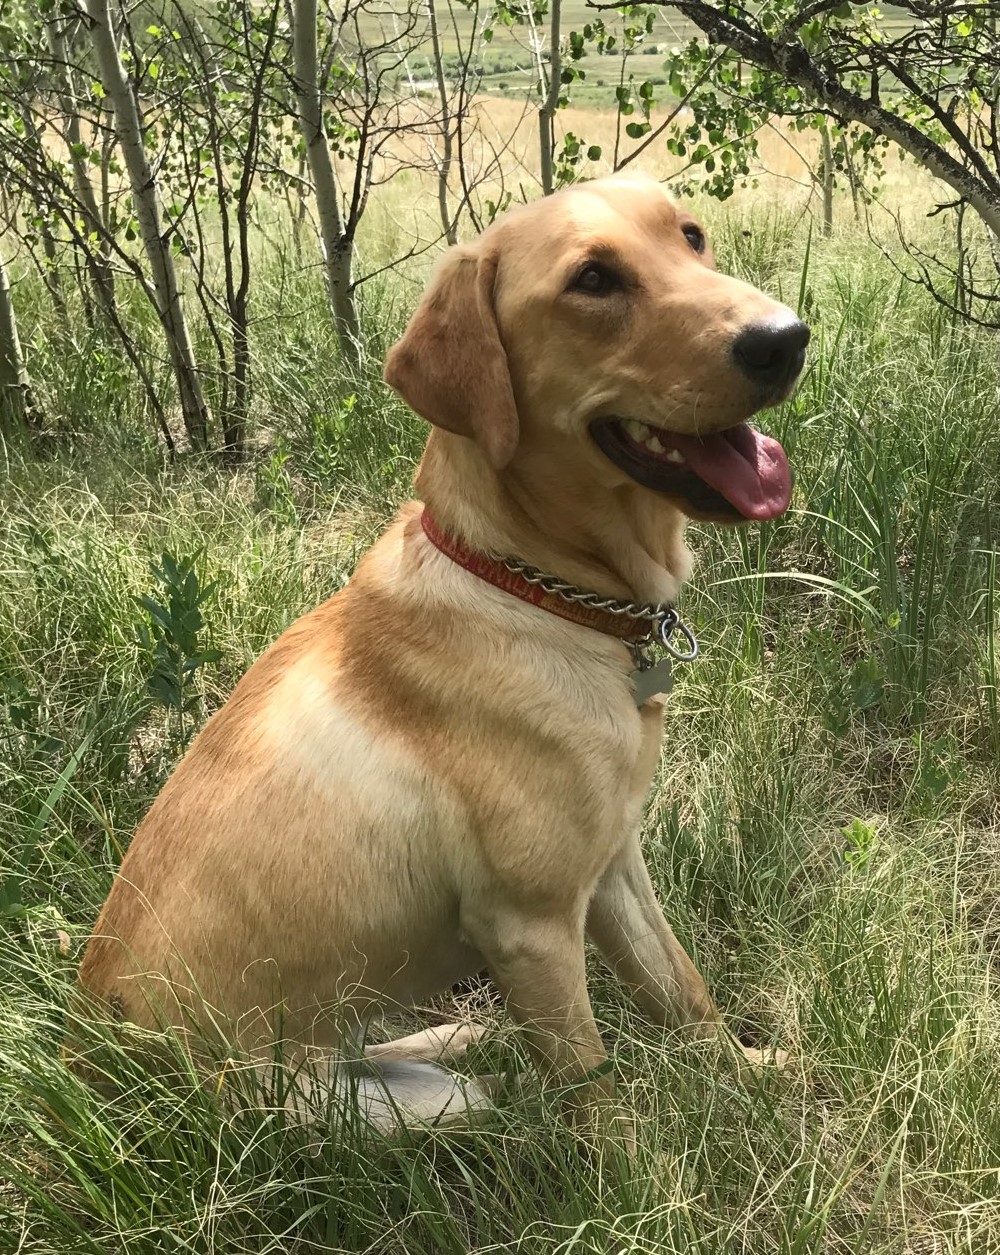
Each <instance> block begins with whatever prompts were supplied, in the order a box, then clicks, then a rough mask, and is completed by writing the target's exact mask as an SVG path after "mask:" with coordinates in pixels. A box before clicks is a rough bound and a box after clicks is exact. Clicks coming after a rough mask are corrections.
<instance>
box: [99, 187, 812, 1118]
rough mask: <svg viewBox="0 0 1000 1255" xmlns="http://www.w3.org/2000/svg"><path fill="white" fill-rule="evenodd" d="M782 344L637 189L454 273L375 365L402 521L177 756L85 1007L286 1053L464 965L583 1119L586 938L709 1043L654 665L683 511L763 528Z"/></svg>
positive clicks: (513, 239)
mask: <svg viewBox="0 0 1000 1255" xmlns="http://www.w3.org/2000/svg"><path fill="white" fill-rule="evenodd" d="M808 338H809V333H808V330H807V328H806V327H805V326H804V325H803V324H802V323H801V322H799V321H798V319H797V318H796V317H795V316H794V315H793V314H792V312H791V311H790V310H788V309H787V308H785V307H784V306H783V305H779V304H777V303H775V302H774V301H773V300H771V299H770V298H768V297H767V296H764V295H763V294H762V293H761V292H759V291H757V290H755V289H754V288H752V287H750V286H748V285H747V284H745V283H742V282H739V281H738V280H736V279H733V278H729V277H727V276H724V275H721V274H718V273H717V272H716V271H715V270H714V269H713V263H712V254H711V250H710V248H709V245H708V243H707V241H706V239H705V234H704V232H703V230H702V228H701V227H700V226H699V225H698V223H697V222H696V221H695V220H694V219H693V218H692V216H691V215H690V214H689V213H688V212H687V211H686V210H685V209H683V208H682V207H680V206H678V205H676V204H674V203H673V202H672V201H671V200H670V199H669V198H668V196H667V195H666V194H665V193H664V191H663V190H662V189H661V187H660V186H659V185H658V184H656V183H654V182H651V181H649V180H646V179H642V178H639V177H634V176H627V177H622V176H617V177H612V178H608V179H604V180H600V181H597V182H593V183H588V184H583V185H579V186H576V187H573V188H570V189H568V190H565V191H562V192H559V193H558V194H557V195H554V196H552V197H550V198H548V199H545V200H541V201H538V202H536V203H533V204H531V205H527V206H525V207H523V208H519V209H517V210H515V211H514V212H512V213H510V214H508V215H507V216H506V217H505V218H503V219H502V220H500V221H498V222H497V223H496V224H495V225H493V226H492V227H491V228H490V229H489V230H488V231H486V232H485V233H484V234H483V235H482V236H481V237H480V238H479V239H477V240H476V241H475V242H473V243H471V244H467V245H462V246H459V247H455V248H453V249H451V250H450V251H449V252H448V253H447V254H446V256H445V257H444V259H443V261H442V262H441V264H440V266H439V268H438V270H437V272H436V274H435V276H434V278H433V280H432V282H431V284H430V287H429V289H428V291H427V292H426V294H425V296H424V298H423V300H422V301H421V302H420V305H419V306H418V308H417V310H416V312H415V314H414V315H413V317H412V319H411V321H410V323H409V325H408V327H407V329H406V332H405V334H404V335H403V338H402V339H401V340H400V341H399V343H398V344H396V345H395V347H394V348H393V349H392V351H391V352H390V354H389V357H388V361H387V364H386V369H385V377H386V379H387V381H388V382H389V384H391V386H392V387H393V388H395V389H396V390H397V391H398V392H399V393H400V394H401V395H402V397H403V398H404V399H405V400H406V401H407V402H408V403H409V405H410V406H412V408H413V409H414V410H415V411H416V412H417V413H418V414H420V415H422V416H423V417H424V418H425V419H427V420H428V421H429V422H430V423H431V424H432V425H433V429H432V431H431V433H430V438H429V440H428V443H427V448H426V451H425V453H424V457H423V460H422V462H421V464H420V469H419V473H418V475H417V481H416V482H417V488H418V490H419V494H420V498H421V500H420V501H419V502H411V503H409V504H407V505H405V506H404V507H403V509H402V510H401V511H400V514H399V516H398V518H397V520H396V521H395V523H394V524H393V525H392V527H391V528H390V529H389V530H388V531H387V532H386V534H385V535H384V536H383V537H382V538H381V540H380V541H379V542H378V543H377V544H376V545H375V547H374V548H373V549H372V550H371V551H370V552H369V553H368V554H367V555H366V556H365V558H364V559H363V561H362V562H361V563H360V565H359V567H358V569H357V571H356V573H355V575H354V577H353V578H352V580H351V581H350V583H349V584H348V585H347V587H346V588H344V589H343V591H341V592H340V593H338V594H337V595H336V596H335V597H333V598H332V599H331V600H329V601H328V602H326V603H325V604H324V605H322V606H320V607H319V608H317V609H316V610H314V611H312V612H311V613H310V614H307V615H306V616H305V617H304V618H302V619H300V620H299V621H298V622H297V623H295V624H294V625H293V626H292V627H290V628H289V629H288V630H287V631H286V632H285V633H284V634H283V635H282V636H281V638H280V639H279V640H278V641H277V642H276V643H275V644H274V645H273V646H272V647H271V648H270V649H269V650H268V651H267V652H266V653H265V654H264V655H263V657H262V658H260V660H259V661H258V662H257V663H256V664H255V665H254V666H253V667H251V669H250V670H249V671H248V672H247V674H246V675H245V676H244V677H243V679H242V680H241V681H240V683H239V684H238V685H237V686H236V688H235V690H234V692H233V694H232V696H231V698H230V699H229V701H228V702H227V703H226V705H225V706H224V707H223V709H222V710H220V711H219V712H218V713H217V714H216V715H215V716H214V717H213V718H212V719H211V720H210V721H209V723H208V724H207V726H206V727H205V729H204V730H203V731H202V733H201V734H200V736H199V737H198V738H197V740H196V741H195V742H194V744H193V745H192V746H191V748H190V750H189V751H188V753H187V755H186V756H185V757H184V759H183V761H182V762H181V764H180V766H179V767H178V768H177V770H176V771H175V772H174V774H173V776H172V777H171V779H170V780H169V781H168V783H167V784H166V786H165V787H164V789H163V791H162V793H161V794H160V796H159V798H158V799H157V801H156V803H155V804H154V806H153V807H152V809H151V810H150V812H149V814H148V816H147V817H146V819H145V820H144V822H143V823H142V825H141V826H140V827H139V830H138V832H137V833H136V835H135V838H134V840H133V842H132V845H131V848H130V849H129V851H128V854H127V856H126V858H125V860H124V862H123V864H122V867H121V872H120V874H119V876H118V878H117V880H116V881H115V884H114V887H113V888H112V890H111V893H110V895H109V897H108V900H107V902H106V904H105V906H104V909H103V911H102V912H101V915H100V918H99V919H98V921H97V925H96V929H95V933H94V936H93V938H92V939H91V941H90V943H89V946H88V948H87V951H86V954H85V956H84V959H83V964H82V967H81V971H80V981H81V985H82V988H83V990H84V991H86V992H87V994H88V995H89V996H90V998H91V999H96V1000H97V1002H98V1003H100V1004H103V1005H104V1006H105V1007H107V1008H110V1009H111V1010H112V1011H113V1012H114V1013H115V1014H117V1015H118V1016H123V1017H125V1018H126V1019H128V1020H131V1021H135V1022H138V1023H140V1024H146V1025H150V1026H155V1025H158V1024H162V1023H164V1022H167V1023H174V1024H177V1025H182V1024H188V1025H189V1024H190V1023H192V1022H194V1023H195V1024H207V1023H209V1022H211V1023H213V1024H218V1023H219V1022H222V1023H224V1024H225V1025H226V1026H227V1031H229V1032H230V1033H232V1034H233V1035H234V1036H235V1037H236V1038H237V1039H238V1040H239V1041H240V1042H242V1043H243V1044H244V1045H246V1046H247V1047H249V1048H250V1049H251V1050H252V1049H254V1048H258V1047H267V1046H269V1045H271V1044H273V1042H274V1039H275V1035H276V1033H278V1032H280V1035H281V1040H282V1042H283V1043H284V1046H285V1049H286V1050H288V1051H289V1052H290V1053H293V1054H294V1052H295V1051H296V1050H302V1049H305V1050H308V1049H309V1048H311V1047H323V1048H327V1047H333V1046H335V1045H336V1044H337V1042H338V1040H339V1039H340V1038H341V1036H342V1034H343V1033H344V1031H345V1024H346V1023H347V1021H349V1020H350V1019H351V1018H352V1017H356V1019H357V1021H358V1022H359V1023H362V1022H364V1021H365V1020H366V1019H368V1018H369V1017H371V1016H373V1015H375V1014H378V1013H380V1012H383V1011H385V1010H386V1009H392V1008H398V1007H399V1006H412V1005H413V1004H414V1003H415V1002H417V1001H419V1000H421V999H424V998H427V997H428V996H429V995H433V994H437V993H439V992H441V991H442V990H446V989H448V988H449V986H451V985H452V984H453V983H455V982H456V981H460V980H462V979H463V978H466V977H469V976H471V975H473V974H475V973H478V972H479V971H480V970H481V969H483V968H484V967H485V968H488V970H489V972H490V973H491V975H492V978H493V980H494V981H495V982H496V984H497V985H498V986H499V988H500V989H501V990H502V992H503V994H504V996H505V999H506V1005H507V1007H508V1008H509V1011H510V1013H511V1015H512V1016H513V1017H514V1018H515V1019H516V1020H517V1021H519V1022H520V1023H521V1024H523V1026H524V1029H525V1032H526V1034H527V1040H528V1043H529V1046H530V1047H531V1049H532V1051H533V1052H534V1054H535V1056H536V1058H537V1060H538V1062H539V1064H540V1065H541V1067H542V1069H543V1071H544V1072H545V1073H547V1075H548V1076H549V1077H551V1078H552V1079H553V1080H555V1081H556V1082H559V1083H565V1084H568V1083H570V1082H577V1081H579V1080H580V1078H585V1079H584V1080H583V1082H582V1083H580V1084H575V1085H569V1089H570V1090H571V1099H570V1101H569V1108H570V1112H571V1114H573V1113H575V1115H576V1117H577V1118H579V1119H581V1120H584V1121H585V1120H586V1119H587V1113H589V1112H591V1111H594V1110H597V1109H599V1108H600V1106H601V1104H602V1102H603V1101H604V1100H605V1099H606V1098H607V1096H608V1094H609V1093H610V1092H611V1081H610V1078H609V1077H608V1075H607V1069H606V1068H602V1067H601V1066H600V1065H602V1064H603V1063H604V1062H605V1060H606V1055H605V1048H604V1046H603V1044H602V1042H601V1037H600V1035H599V1033H598V1030H597V1027H596V1025H595V1022H594V1016H593V1012H592V1010H591V1006H590V1000H589V997H588V993H587V983H586V973H585V967H584V939H585V937H586V936H588V935H589V936H590V937H591V938H592V939H593V940H594V941H595V942H596V944H597V946H598V947H599V948H600V950H601V952H602V954H603V955H604V957H605V958H606V959H607V961H608V963H609V964H610V965H611V966H612V968H613V969H614V971H615V972H616V973H617V974H618V976H619V977H620V978H621V980H622V981H624V982H625V983H626V984H627V985H628V986H629V987H630V988H631V989H632V990H633V991H634V994H635V996H636V998H637V999H638V1001H639V1002H640V1003H641V1005H642V1006H643V1007H644V1008H645V1010H646V1011H647V1012H648V1013H649V1015H651V1016H652V1017H653V1018H654V1020H655V1021H656V1022H657V1023H659V1024H662V1025H671V1026H678V1027H684V1026H688V1027H690V1028H691V1029H692V1030H693V1031H694V1032H695V1033H696V1034H700V1035H702V1036H707V1035H712V1034H716V1033H719V1032H721V1031H723V1030H722V1029H721V1023H720V1016H719V1012H718V1011H717V1009H716V1007H715V1005H714V1003H713V1001H712V999H711V997H710V996H709V994H708V991H707V990H706V988H705V985H704V983H703V981H702V979H701V977H700V976H699V974H698V972H697V971H696V970H695V967H694V965H693V964H692V963H691V961H690V959H689V958H688V957H687V955H686V954H685V953H684V951H683V950H682V949H681V947H680V945H679V944H678V942H677V940H676V938H675V937H674V934H673V933H672V932H671V929H670V926H669V925H668V924H667V922H666V921H665V920H664V918H663V915H662V913H661V910H660V907H659V905H658V904H657V900H656V895H655V893H654V891H653V887H652V884H651V883H650V878H649V875H648V873H647V870H646V867H645V865H644V863H643V858H642V853H641V851H640V845H639V826H640V822H641V819H642V811H643V801H644V799H645V797H646V794H647V791H648V789H649V786H650V781H651V779H652V776H653V772H654V768H655V766H656V762H657V756H658V754H659V748H660V736H661V722H662V717H663V701H664V698H663V692H662V690H664V689H665V688H666V687H667V684H666V680H665V669H664V667H663V664H662V662H661V663H659V664H658V665H656V666H655V667H652V668H651V667H650V666H649V664H650V663H653V662H655V661H656V659H657V658H658V657H660V656H661V655H662V654H664V652H665V650H664V649H663V648H662V647H660V648H658V649H657V648H653V647H652V646H651V645H650V643H649V638H650V636H651V634H652V636H653V637H657V636H658V637H659V639H660V640H661V642H662V641H666V642H667V643H668V644H669V645H670V646H671V647H672V648H673V649H674V650H675V651H678V652H679V651H681V650H682V649H688V645H687V642H686V640H685V638H684V637H683V634H682V633H681V631H680V630H678V629H675V630H674V631H673V634H671V629H672V628H673V627H674V625H675V623H676V616H675V615H674V614H673V613H672V611H671V609H670V607H671V606H672V604H673V603H674V601H675V599H676V597H677V595H678V591H679V589H680V586H681V584H682V583H683V581H684V579H685V578H686V576H687V575H688V571H689V566H690V561H689V555H688V551H687V549H686V548H685V544H684V528H685V521H686V519H687V518H689V517H693V518H697V519H708V520H715V521H719V522H726V523H735V522H741V521H744V520H747V519H769V518H773V517H775V516H776V515H779V514H781V513H782V511H783V510H785V509H786V507H787V505H788V502H789V495H790V475H789V469H788V463H787V460H786V458H785V454H784V452H783V450H782V448H781V446H780V445H779V444H778V443H777V442H776V441H775V440H772V439H769V438H768V437H766V436H764V435H762V434H760V433H759V432H758V431H756V430H755V429H754V428H752V427H750V426H749V425H748V424H747V423H746V419H747V418H748V417H749V416H750V415H751V414H753V413H754V412H755V411H756V410H759V409H761V408H762V407H766V406H770V405H773V404H775V403H776V402H779V401H781V400H782V399H783V398H784V397H785V396H786V395H787V394H788V393H789V391H790V389H791V388H792V386H793V383H794V381H795V379H796V377H797V375H798V374H799V372H800V370H801V368H802V365H803V361H804V356H805V347H806V342H807V340H808ZM539 573H544V574H543V575H542V576H540V575H539ZM445 1036H447V1034H445ZM462 1040H465V1038H462ZM411 1044H412V1046H413V1051H414V1054H415V1055H417V1056H421V1055H422V1056H427V1055H428V1054H431V1053H434V1052H435V1051H436V1050H437V1049H438V1048H439V1047H441V1048H446V1045H447V1043H446V1042H442V1041H441V1040H440V1035H437V1036H436V1035H435V1034H433V1033H431V1034H425V1035H423V1036H420V1035H418V1036H417V1038H416V1039H414V1041H413V1042H412V1043H411ZM407 1048H408V1046H407V1043H401V1044H397V1046H396V1047H394V1048H390V1049H389V1050H383V1051H382V1052H379V1051H377V1050H376V1051H373V1052H372V1054H379V1053H381V1054H382V1055H383V1057H385V1058H388V1059H390V1060H392V1059H399V1058H400V1057H401V1056H404V1055H405V1054H406V1053H407Z"/></svg>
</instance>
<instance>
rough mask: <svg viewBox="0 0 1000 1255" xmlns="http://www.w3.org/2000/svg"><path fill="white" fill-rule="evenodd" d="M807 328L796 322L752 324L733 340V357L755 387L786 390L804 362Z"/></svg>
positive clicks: (807, 336) (795, 320) (807, 338)
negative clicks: (760, 385)
mask: <svg viewBox="0 0 1000 1255" xmlns="http://www.w3.org/2000/svg"><path fill="white" fill-rule="evenodd" d="M808 343H809V328H808V327H807V326H806V324H805V323H804V322H800V321H799V320H798V319H797V318H795V319H793V320H792V321H791V322H755V323H753V324H751V326H749V327H746V328H745V329H744V330H743V331H741V332H740V334H739V335H738V336H737V338H736V341H735V343H734V344H733V356H734V357H735V358H736V362H737V364H738V365H739V367H740V369H741V370H742V371H743V372H744V373H745V374H747V375H749V376H750V378H751V379H752V380H754V382H755V383H761V384H765V385H767V386H768V387H775V388H777V387H781V386H786V385H788V384H790V383H791V382H792V380H793V379H794V378H795V377H796V376H797V375H798V373H799V372H800V371H801V369H802V367H803V366H804V365H805V360H806V345H807V344H808Z"/></svg>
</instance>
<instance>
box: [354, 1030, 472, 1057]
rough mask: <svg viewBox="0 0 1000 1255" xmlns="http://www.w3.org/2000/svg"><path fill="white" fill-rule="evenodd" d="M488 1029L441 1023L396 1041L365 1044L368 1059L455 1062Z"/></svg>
mask: <svg viewBox="0 0 1000 1255" xmlns="http://www.w3.org/2000/svg"><path fill="white" fill-rule="evenodd" d="M485 1032H486V1026H485V1025H484V1024H441V1025H439V1026H438V1027H437V1028H425V1029H424V1030H423V1032H420V1033H411V1034H410V1036H409V1037H399V1038H397V1039H396V1040H395V1041H387V1042H380V1043H379V1044H378V1045H374V1046H366V1047H365V1058H366V1059H374V1060H379V1061H381V1060H397V1059H400V1060H401V1059H422V1060H424V1061H426V1062H428V1063H455V1062H457V1061H458V1060H459V1059H461V1058H462V1057H463V1056H464V1054H465V1052H466V1050H467V1049H468V1047H469V1046H471V1045H474V1044H475V1043H476V1042H477V1041H479V1039H480V1038H481V1037H482V1036H483V1034H484V1033H485Z"/></svg>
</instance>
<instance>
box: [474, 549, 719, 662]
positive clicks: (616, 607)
mask: <svg viewBox="0 0 1000 1255" xmlns="http://www.w3.org/2000/svg"><path fill="white" fill-rule="evenodd" d="M493 556H494V557H495V558H496V559H497V561H498V562H502V563H503V565H504V566H505V567H506V568H507V570H508V571H510V572H511V574H513V575H519V576H521V578H522V579H524V580H526V581H527V582H528V583H529V584H535V585H537V586H538V587H539V588H540V589H541V590H542V591H543V592H545V593H551V594H554V595H555V596H556V597H561V598H562V599H563V601H567V602H569V603H570V604H571V605H577V606H585V607H586V608H587V609H588V610H603V611H605V612H607V613H608V614H614V615H620V616H622V617H624V618H629V619H635V620H636V621H637V622H645V623H648V624H649V633H648V635H647V636H646V637H645V640H644V641H637V642H633V645H634V646H635V647H637V648H638V647H641V646H643V645H644V644H646V643H652V642H653V641H654V640H655V641H656V643H657V644H659V645H662V646H663V647H664V649H666V650H667V652H668V653H669V654H671V655H672V656H673V657H674V658H676V659H677V660H678V662H693V661H694V659H695V658H697V657H698V642H697V640H696V639H695V635H694V633H693V632H692V631H691V629H690V628H689V627H688V626H687V624H686V623H683V622H682V621H681V617H680V615H679V614H678V613H677V611H676V610H675V609H674V608H673V606H669V605H667V604H666V603H665V602H659V603H657V602H651V601H625V600H624V599H623V598H620V597H602V596H601V595H600V594H599V593H588V592H587V591H586V590H585V589H582V588H578V587H577V585H576V584H568V583H567V582H566V581H565V580H561V579H559V578H558V577H557V576H555V575H546V574H545V573H544V572H543V571H539V570H538V568H537V567H533V566H529V565H528V563H527V562H522V561H521V559H520V558H511V557H509V556H507V555H505V554H495V555H493ZM675 629H679V630H680V631H681V633H682V635H683V636H684V637H685V638H686V639H687V643H688V649H687V651H686V652H685V651H682V650H679V649H677V648H676V646H674V645H673V644H672V643H671V641H670V637H671V635H672V634H673V632H674V630H675ZM647 665H648V663H647Z"/></svg>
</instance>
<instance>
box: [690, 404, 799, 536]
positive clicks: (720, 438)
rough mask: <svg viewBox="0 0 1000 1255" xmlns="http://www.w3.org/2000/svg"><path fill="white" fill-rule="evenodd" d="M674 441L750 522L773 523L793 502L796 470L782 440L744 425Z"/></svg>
mask: <svg viewBox="0 0 1000 1255" xmlns="http://www.w3.org/2000/svg"><path fill="white" fill-rule="evenodd" d="M671 436H672V440H671V443H675V444H676V447H677V449H678V450H679V451H680V452H681V453H682V454H683V455H684V459H685V461H686V462H687V464H688V466H689V467H690V468H691V470H693V471H694V473H695V474H696V475H697V476H698V477H699V478H700V479H703V480H704V481H705V483H706V484H708V486H709V487H710V488H714V489H715V491H716V492H718V493H721V494H722V496H723V497H725V499H726V500H727V501H728V502H729V504H730V505H731V506H734V507H735V508H736V509H737V510H739V512H740V514H742V515H743V516H744V517H745V518H748V519H774V518H777V517H778V515H779V514H784V512H785V511H786V510H787V509H788V503H789V501H791V499H792V472H791V470H790V468H789V466H788V458H787V457H786V456H785V451H784V449H783V448H782V447H781V445H780V444H779V443H778V441H777V440H772V439H771V437H770V436H765V435H763V434H762V433H761V432H759V431H756V430H755V429H754V428H753V427H751V426H750V424H749V423H740V425H739V426H738V427H731V428H730V429H729V431H726V432H720V433H719V434H718V435H715V436H678V435H677V434H676V433H671Z"/></svg>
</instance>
